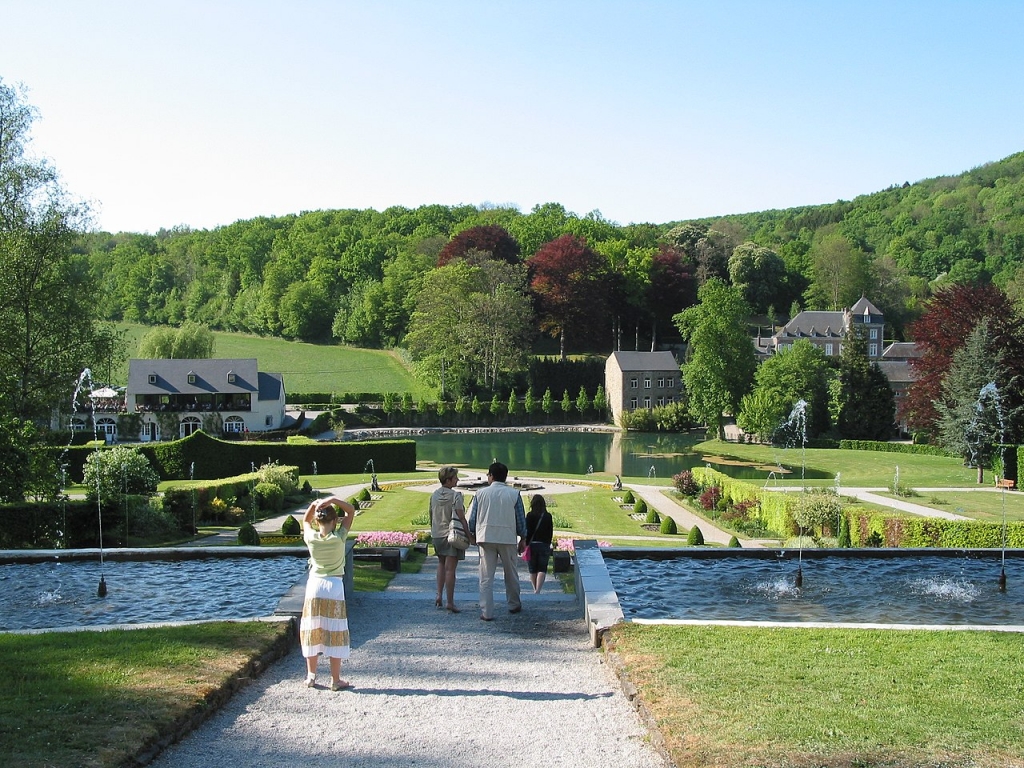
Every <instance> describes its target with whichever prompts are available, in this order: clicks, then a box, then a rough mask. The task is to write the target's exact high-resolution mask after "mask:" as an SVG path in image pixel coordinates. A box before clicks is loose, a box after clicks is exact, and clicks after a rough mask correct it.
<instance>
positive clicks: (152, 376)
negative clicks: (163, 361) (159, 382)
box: [149, 373, 156, 384]
mask: <svg viewBox="0 0 1024 768" xmlns="http://www.w3.org/2000/svg"><path fill="white" fill-rule="evenodd" d="M149 383H150V384H156V374H155V373H151V374H149Z"/></svg>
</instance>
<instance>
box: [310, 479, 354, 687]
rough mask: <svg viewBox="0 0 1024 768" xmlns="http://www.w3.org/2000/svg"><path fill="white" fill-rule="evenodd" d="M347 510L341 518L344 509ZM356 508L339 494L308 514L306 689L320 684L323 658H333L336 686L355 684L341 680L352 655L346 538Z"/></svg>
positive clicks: (320, 502)
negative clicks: (343, 665) (319, 666)
mask: <svg viewBox="0 0 1024 768" xmlns="http://www.w3.org/2000/svg"><path fill="white" fill-rule="evenodd" d="M339 509H340V510H341V511H342V512H343V513H344V515H345V516H344V517H343V518H341V523H340V525H339V522H338V510H339ZM355 516H356V508H355V507H353V506H352V505H351V504H349V503H348V502H347V501H343V500H342V499H340V498H338V497H337V496H328V497H327V498H326V499H319V500H317V501H314V502H313V503H312V504H310V505H309V507H308V508H307V509H306V514H305V515H304V516H303V518H302V539H303V541H305V542H306V547H308V548H309V562H310V571H309V579H308V580H307V581H306V596H305V599H304V600H303V603H302V618H301V620H300V621H299V645H301V646H302V655H303V656H304V657H305V659H306V687H308V688H312V687H313V686H314V685H316V667H317V658H318V656H319V655H320V654H323V655H324V656H326V657H327V658H328V659H329V660H330V666H331V690H332V691H341V690H344V689H346V688H351V687H352V684H351V683H349V682H347V681H345V680H342V679H341V660H342V659H347V658H348V654H349V635H348V608H347V606H346V604H345V582H344V576H345V539H346V538H347V537H348V532H349V529H350V528H351V527H352V521H353V520H354V519H355Z"/></svg>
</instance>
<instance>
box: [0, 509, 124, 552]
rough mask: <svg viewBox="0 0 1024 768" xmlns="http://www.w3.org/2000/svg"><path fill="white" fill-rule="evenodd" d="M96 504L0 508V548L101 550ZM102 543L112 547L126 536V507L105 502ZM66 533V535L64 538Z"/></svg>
mask: <svg viewBox="0 0 1024 768" xmlns="http://www.w3.org/2000/svg"><path fill="white" fill-rule="evenodd" d="M99 511H100V510H99V509H98V508H97V505H96V502H94V501H84V500H74V501H65V502H40V503H35V502H21V503H17V504H4V505H3V506H0V549H60V548H66V549H81V548H88V547H98V546H99V545H100V537H99V524H98V517H99ZM102 512H103V543H104V545H107V546H113V545H115V544H117V543H119V542H120V541H121V538H122V537H123V535H124V505H123V504H121V502H120V500H116V501H115V500H111V501H106V502H103V504H102ZM62 530H63V532H64V536H63V537H61V531H62Z"/></svg>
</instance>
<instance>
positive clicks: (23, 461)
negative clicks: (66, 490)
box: [0, 387, 52, 504]
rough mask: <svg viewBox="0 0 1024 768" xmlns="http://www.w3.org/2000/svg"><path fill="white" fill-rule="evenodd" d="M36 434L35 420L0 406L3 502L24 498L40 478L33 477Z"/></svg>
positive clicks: (1, 488)
mask: <svg viewBox="0 0 1024 768" xmlns="http://www.w3.org/2000/svg"><path fill="white" fill-rule="evenodd" d="M5 389H6V387H5ZM0 400H2V397H0ZM33 438H34V429H33V427H32V424H31V423H28V422H24V421H22V420H21V419H19V418H18V417H16V416H11V415H9V414H8V412H7V409H6V408H4V409H2V410H0V503H5V504H6V503H12V502H20V501H24V500H25V491H26V489H27V488H28V486H29V485H31V484H32V483H33V481H37V480H38V479H39V478H34V477H30V469H31V459H32V452H31V448H32V444H33V442H34V439H33ZM37 453H40V454H42V453H44V451H42V450H39V451H37ZM51 485H52V483H51Z"/></svg>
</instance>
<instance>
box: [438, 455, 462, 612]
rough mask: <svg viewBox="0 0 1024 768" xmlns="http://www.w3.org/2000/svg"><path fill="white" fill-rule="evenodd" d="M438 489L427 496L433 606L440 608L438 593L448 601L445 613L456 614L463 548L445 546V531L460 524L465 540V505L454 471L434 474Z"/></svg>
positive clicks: (446, 532)
mask: <svg viewBox="0 0 1024 768" xmlns="http://www.w3.org/2000/svg"><path fill="white" fill-rule="evenodd" d="M437 479H438V480H439V481H440V483H441V487H440V488H438V489H437V490H436V491H434V492H433V493H432V494H431V496H430V537H431V538H432V539H433V540H434V554H435V555H437V594H436V596H435V597H434V605H436V606H437V607H438V608H440V607H441V597H442V592H444V593H446V594H447V597H448V605H447V607H448V610H449V611H451V612H452V613H459V609H458V608H456V607H455V569H456V568H457V567H458V565H459V561H460V560H465V559H466V550H465V548H461V549H460V548H458V547H455V546H453V545H452V544H450V543H449V538H448V531H449V530H450V529H451V527H452V526H453V523H452V519H453V518H454V519H455V521H456V522H455V523H454V525H456V526H457V525H459V524H461V526H462V531H463V532H464V533H465V534H466V541H467V544H468V539H469V524H468V523H467V521H466V502H465V501H464V500H463V498H462V492H461V491H456V490H455V486H456V485H458V484H459V471H458V470H457V469H456V468H455V467H447V466H446V467H441V469H439V470H438V472H437Z"/></svg>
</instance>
